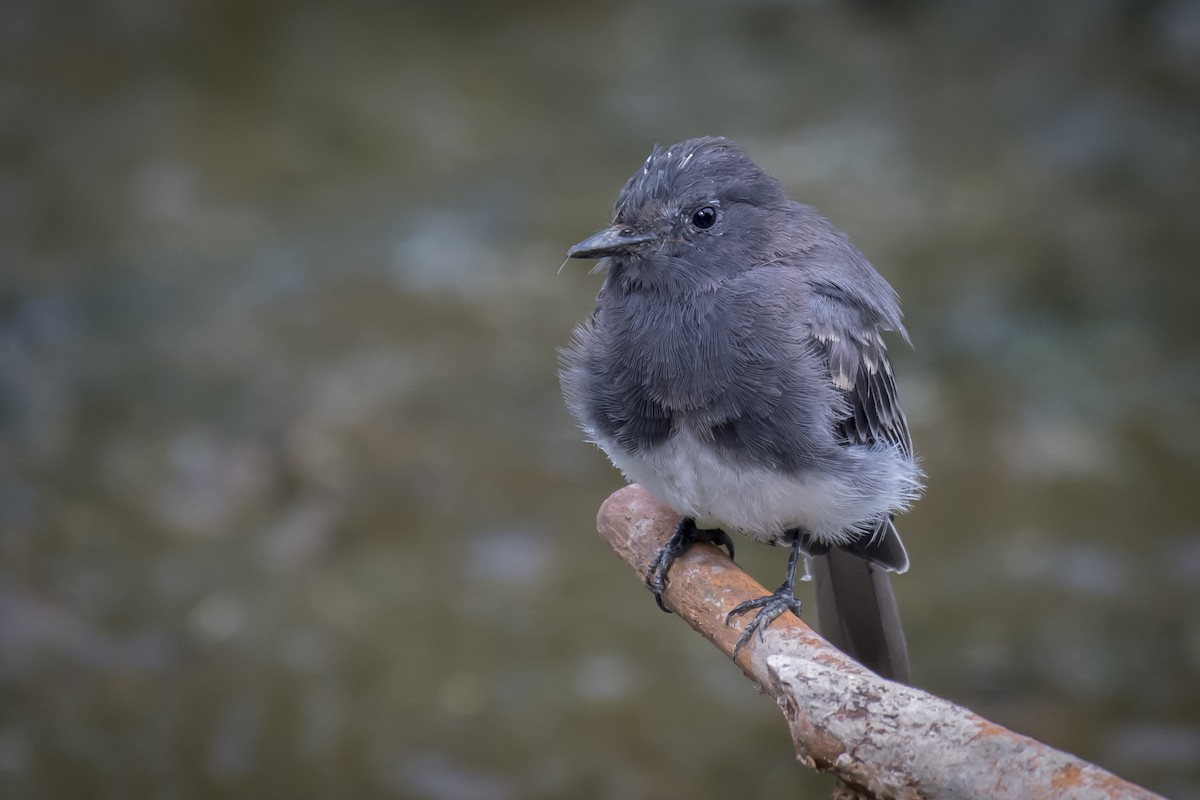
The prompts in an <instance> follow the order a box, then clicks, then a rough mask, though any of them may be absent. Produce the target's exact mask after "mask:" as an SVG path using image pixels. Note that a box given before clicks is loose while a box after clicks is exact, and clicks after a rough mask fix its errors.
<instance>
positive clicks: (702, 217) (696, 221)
mask: <svg viewBox="0 0 1200 800" xmlns="http://www.w3.org/2000/svg"><path fill="white" fill-rule="evenodd" d="M716 223H717V210H716V209H715V208H713V207H712V206H705V207H704V208H701V209H699V210H698V211H696V213H695V214H692V224H693V225H695V226H696V227H697V228H701V229H703V228H711V227H712V226H713V225H715V224H716Z"/></svg>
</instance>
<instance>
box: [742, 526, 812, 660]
mask: <svg viewBox="0 0 1200 800" xmlns="http://www.w3.org/2000/svg"><path fill="white" fill-rule="evenodd" d="M791 533H792V552H791V554H790V555H789V556H788V565H787V574H786V576H785V577H784V579H783V583H781V584H779V588H778V589H776V590H775V591H774V592H772V593H771V594H769V595H766V596H765V597H758V598H755V599H754V600H747V601H746V602H744V603H738V604H737V605H736V606H734V607H733V609H732V610H730V612H729V613H728V614H726V615H725V624H726V625H728V624H729V623H730V620H732V619H733V618H734V617H736V616H738V615H739V614H745V613H746V612H747V611H750V610H752V609H755V608H757V609H759V612H758V613H757V614H755V615H754V619H752V620H750V623H749V624H748V625H746V627H745V628H743V629H742V635H741V636H739V637H738V640H737V644H735V645H734V646H733V658H734V660H735V661H736V660H737V657H738V653H740V652H741V650H742V646H743V645H744V644H746V642H748V641H750V637H751V636H753V635H754V632H755V631H758V640H759V641H760V642H761V641H762V639H763V632H764V631H765V630H766V629H767V626H768V625H770V624H771V623H772V622H774V621H775V619H776V618H777V617H778V616H779V615H780V614H782V613H783V612H785V611H791V612H792V613H793V614H795V615H796V616H797V617H798V616H800V601H799V600H797V599H796V590H795V586H796V562H797V561H798V560H799V557H800V551H801V549H802V543H803V542H804V541H805V535H804V532H803V531H799V530H796V531H792V532H791Z"/></svg>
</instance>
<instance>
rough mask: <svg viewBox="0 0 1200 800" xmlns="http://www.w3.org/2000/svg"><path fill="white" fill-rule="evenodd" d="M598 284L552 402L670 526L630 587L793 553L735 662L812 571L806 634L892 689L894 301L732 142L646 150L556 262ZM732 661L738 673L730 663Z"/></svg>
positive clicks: (900, 650)
mask: <svg viewBox="0 0 1200 800" xmlns="http://www.w3.org/2000/svg"><path fill="white" fill-rule="evenodd" d="M567 255H568V257H570V258H598V259H602V260H601V261H600V263H599V265H598V267H597V268H598V269H603V270H604V271H605V272H606V273H607V274H606V276H605V279H604V283H603V286H602V287H601V289H600V294H599V296H598V297H597V300H596V309H595V311H594V312H593V314H592V316H591V318H590V319H589V320H587V321H586V322H584V323H583V324H582V325H580V326H579V327H578V328H576V330H575V335H574V340H573V342H572V344H571V345H570V346H569V347H568V348H566V349H565V350H564V351H563V354H562V355H563V368H562V371H561V374H560V377H561V380H562V387H563V395H564V397H565V398H566V402H567V406H568V408H569V409H570V411H571V413H572V414H573V415H574V416H575V418H576V419H577V420H578V421H579V423H580V425H581V426H582V428H583V430H584V432H585V433H586V435H587V436H588V438H589V439H590V440H591V441H593V442H595V443H596V444H597V445H599V447H600V448H601V449H602V450H604V452H605V453H607V454H608V457H609V458H610V459H611V460H612V462H613V464H615V465H616V466H617V467H618V468H619V469H620V470H621V471H622V472H623V473H624V474H625V477H626V478H628V479H629V480H630V481H632V482H636V483H639V484H641V485H642V486H643V487H644V488H645V489H646V490H647V491H648V492H650V493H651V494H652V495H654V496H655V497H656V498H658V499H659V500H662V501H664V502H665V503H667V504H668V505H670V507H671V508H673V509H674V510H675V511H676V512H678V513H679V514H680V515H681V516H682V520H681V521H680V523H679V526H678V527H677V528H676V530H675V533H674V534H673V535H672V537H671V539H670V540H669V541H668V543H667V545H666V546H664V547H663V549H662V550H661V551H660V552H659V554H658V557H657V558H656V559H655V561H654V563H653V564H652V566H651V568H650V570H649V572H648V574H647V576H646V580H647V585H648V586H649V587H650V589H651V590H652V591H653V592H654V595H655V598H656V599H657V600H658V603H659V606H660V607H661V606H662V596H661V595H662V591H663V588H664V586H665V581H666V576H667V572H668V570H669V569H670V567H671V563H672V562H673V561H674V559H675V558H676V557H677V556H678V555H679V554H681V553H683V552H684V551H685V550H686V549H687V548H688V547H689V546H690V545H691V544H692V543H693V542H697V541H710V542H715V543H717V544H719V545H724V546H726V547H727V548H728V550H729V554H730V557H731V558H732V557H733V543H732V541H731V540H730V539H729V537H728V536H727V535H726V534H727V532H729V533H738V534H741V535H743V536H748V537H750V538H751V539H754V540H756V541H759V542H764V543H768V544H777V545H787V546H790V548H791V555H790V558H789V559H788V566H787V574H786V578H785V579H784V581H783V583H782V584H781V585H780V586H779V588H778V589H777V590H776V591H775V592H774V593H773V594H771V595H768V596H766V597H763V598H760V599H756V600H752V601H749V602H747V603H743V604H741V605H739V606H738V607H737V608H735V609H733V611H731V612H730V614H729V617H730V618H732V617H734V616H737V615H740V614H744V613H747V612H749V611H752V610H754V609H758V613H757V614H756V615H755V616H754V618H753V619H752V620H751V621H750V622H749V624H747V625H746V627H745V628H744V630H743V632H742V635H741V637H740V639H739V640H738V644H737V648H738V649H739V650H740V648H741V647H742V646H743V645H744V644H745V643H746V641H748V639H749V637H750V636H751V634H752V633H753V632H754V631H755V630H758V631H759V635H760V637H761V635H762V631H763V630H764V629H765V627H766V626H767V625H769V624H770V622H771V621H772V620H774V619H775V618H776V617H778V616H779V615H780V614H782V613H784V612H785V611H792V612H793V613H798V611H799V605H800V604H799V601H797V600H796V598H795V594H794V581H795V573H796V564H797V560H798V558H799V556H800V555H801V554H804V555H806V556H807V557H808V558H809V559H810V564H811V572H812V574H813V576H814V579H815V581H816V590H817V606H818V617H819V619H820V625H821V628H822V631H823V632H824V633H825V635H826V636H827V637H828V638H829V639H830V640H831V641H832V642H833V643H834V644H836V645H837V646H838V647H840V648H841V649H842V650H844V651H846V652H847V653H848V654H849V655H851V656H853V657H855V658H856V659H858V660H859V661H860V662H862V663H863V664H865V665H866V666H868V667H870V668H872V669H874V670H875V671H876V672H878V673H880V674H882V675H885V676H887V677H891V678H893V679H896V680H902V681H903V680H907V676H908V654H907V649H906V646H905V642H904V634H903V632H902V630H901V628H900V618H899V613H898V611H897V608H896V602H895V599H894V596H893V594H892V589H891V584H890V582H889V580H888V577H887V574H886V573H887V572H889V571H890V572H904V571H905V570H906V569H908V555H907V554H906V552H905V550H904V545H903V543H902V542H901V541H900V536H899V534H898V533H897V532H896V527H895V525H894V524H893V522H892V518H893V515H895V514H896V513H898V512H900V511H903V510H904V509H905V508H907V506H908V505H909V504H910V503H911V502H912V501H913V500H915V499H916V498H917V496H918V495H919V494H920V492H921V472H920V470H919V469H918V467H917V465H916V462H915V460H914V457H913V448H912V441H911V439H910V437H909V433H908V424H907V422H906V421H905V418H904V413H903V412H902V411H901V409H900V405H899V403H898V402H897V399H896V382H895V378H894V377H893V374H892V368H891V365H890V363H889V362H888V358H887V353H886V349H885V346H884V341H883V336H882V333H883V332H884V331H896V332H898V333H899V334H900V335H901V336H903V337H904V338H905V340H906V341H907V339H908V335H907V333H906V332H905V330H904V325H903V324H902V323H901V320H900V317H901V315H900V308H899V305H898V303H897V298H896V293H895V292H894V291H893V290H892V287H891V286H889V285H888V283H887V281H885V280H884V279H883V278H882V277H881V276H880V275H879V273H877V272H876V271H875V270H874V269H873V268H872V267H871V265H870V264H868V263H867V260H866V258H865V257H864V256H863V255H862V253H860V252H859V251H858V250H857V249H856V248H855V247H854V245H852V244H851V243H850V242H849V240H848V239H847V238H846V235H845V234H844V233H842V232H841V231H839V230H837V229H836V228H834V227H833V226H832V225H830V224H829V222H827V221H826V220H825V219H823V218H822V217H820V216H819V215H818V214H817V213H816V212H815V211H814V210H813V209H811V208H809V207H808V206H804V205H801V204H799V203H796V202H794V201H792V200H790V199H789V198H788V196H787V194H786V192H785V191H784V189H783V187H782V185H781V184H780V183H779V181H777V180H776V179H775V178H773V177H771V176H770V175H768V174H767V173H766V172H764V171H763V170H762V169H761V168H759V167H758V165H756V164H755V163H754V162H753V161H751V160H750V158H749V157H748V156H747V155H746V154H745V153H744V152H743V151H742V150H741V149H740V148H739V147H738V146H737V145H736V144H734V143H733V142H732V141H730V140H728V139H723V138H711V137H709V138H700V139H689V140H688V141H686V142H681V143H679V144H677V145H674V146H672V147H668V148H666V149H663V148H661V147H656V148H655V149H654V151H653V152H652V153H651V154H650V156H649V157H648V158H647V159H646V162H645V164H643V165H642V167H641V168H640V169H638V171H637V172H635V173H634V174H633V176H632V177H631V178H630V179H629V180H628V182H626V184H625V187H624V188H623V189H622V190H621V193H620V196H619V197H618V198H617V203H616V208H615V212H614V215H613V220H612V224H611V225H610V226H609V227H607V228H605V229H604V230H601V231H600V232H598V233H596V234H595V235H594V236H591V237H589V238H587V239H585V240H584V241H582V242H580V243H579V244H577V245H575V246H574V247H572V248H571V249H570V250H569V251H568V252H567ZM736 652H737V651H736V650H735V656H736Z"/></svg>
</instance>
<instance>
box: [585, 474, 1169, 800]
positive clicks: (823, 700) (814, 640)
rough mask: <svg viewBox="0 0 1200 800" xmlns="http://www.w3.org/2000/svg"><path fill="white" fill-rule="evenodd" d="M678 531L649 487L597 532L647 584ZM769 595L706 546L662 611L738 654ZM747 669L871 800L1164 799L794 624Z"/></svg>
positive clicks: (616, 504)
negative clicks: (885, 673)
mask: <svg viewBox="0 0 1200 800" xmlns="http://www.w3.org/2000/svg"><path fill="white" fill-rule="evenodd" d="M678 521H679V518H678V515H676V514H675V513H674V512H672V511H671V510H670V509H668V508H666V507H665V506H663V505H661V504H659V503H658V502H656V501H655V500H654V499H653V498H651V497H650V496H649V495H648V494H646V492H645V491H644V490H643V489H642V488H641V487H640V486H629V487H626V488H624V489H622V490H620V491H618V492H616V493H615V494H613V496H612V497H610V498H608V500H607V501H605V503H604V505H603V506H601V508H600V514H599V517H598V518H597V522H596V524H597V528H598V530H599V532H600V535H601V536H603V537H604V539H605V540H607V541H608V543H609V544H610V545H612V547H613V549H614V550H616V551H617V554H618V555H620V556H621V558H623V559H625V561H627V562H629V564H630V565H631V566H632V567H633V568H634V570H635V571H636V572H637V574H638V575H639V576H644V575H645V573H646V569H647V567H648V566H649V564H650V561H651V560H652V559H653V557H654V555H655V553H656V552H657V551H658V549H659V548H660V547H661V546H662V545H663V543H664V542H665V541H666V539H667V537H668V536H669V535H670V533H671V531H672V530H673V528H674V527H675V525H676V523H677V522H678ZM765 594H767V590H766V589H764V588H763V587H762V586H761V585H760V584H759V583H758V582H756V581H755V580H754V579H753V578H751V577H750V576H749V575H747V574H746V573H745V572H743V571H742V570H741V569H740V568H738V566H737V565H735V564H734V563H733V562H732V561H730V560H729V558H728V557H726V555H725V554H724V552H722V551H721V550H719V549H718V548H716V547H714V546H712V545H708V544H698V545H694V546H693V547H692V548H691V549H690V550H689V551H688V552H687V553H686V554H685V555H684V556H682V557H680V558H679V559H678V560H677V561H676V562H675V564H674V565H673V566H672V567H671V573H670V576H669V584H668V586H667V590H666V591H665V592H664V593H663V601H664V602H665V603H666V605H667V607H668V608H670V609H671V610H672V611H674V612H675V613H676V614H678V615H679V616H680V617H681V618H682V619H683V620H684V621H685V622H687V623H688V624H689V625H691V626H692V627H693V628H694V629H696V630H697V631H699V632H700V633H701V634H702V635H703V636H704V637H705V638H706V639H708V640H709V641H710V642H712V643H713V644H714V645H716V646H717V648H718V649H720V650H721V652H723V653H724V654H725V655H726V656H729V655H731V654H732V653H733V646H734V644H735V643H736V642H737V639H738V635H739V634H740V626H741V625H742V624H743V623H742V621H741V620H736V619H735V620H734V624H732V625H726V624H725V615H726V614H727V613H728V612H729V610H730V609H731V608H733V607H734V606H735V605H737V604H738V603H740V602H742V601H743V600H748V599H751V598H754V597H760V596H762V595H765ZM648 608H653V604H650V605H648ZM738 666H739V667H741V669H742V672H744V673H745V674H746V676H747V677H749V678H750V679H751V680H752V681H754V682H755V683H757V684H758V686H759V687H760V688H762V690H763V691H765V692H767V693H769V694H771V695H772V696H773V697H774V698H775V701H776V702H777V703H778V704H779V707H780V709H781V710H782V711H783V715H784V717H785V718H786V719H787V722H788V726H789V728H790V729H791V733H792V741H793V743H794V745H795V748H796V756H797V758H798V759H799V760H800V761H802V762H803V763H805V764H807V765H808V766H810V767H812V768H814V769H817V770H821V771H823V772H828V773H830V774H832V775H834V776H835V777H837V778H838V779H839V780H840V781H842V782H844V783H845V784H848V787H847V788H850V787H853V788H854V790H855V791H857V792H858V793H860V794H862V795H863V796H866V797H876V798H965V797H971V798H1012V799H1013V800H1039V799H1040V798H1045V800H1051V799H1052V798H1053V800H1063V799H1064V798H1079V800H1084V798H1087V800H1097V799H1098V798H1100V799H1103V798H1155V797H1158V795H1156V794H1154V793H1152V792H1149V791H1147V790H1145V789H1142V788H1140V787H1138V786H1135V785H1133V784H1131V783H1128V782H1127V781H1124V780H1122V779H1120V778H1118V777H1117V776H1115V775H1113V774H1112V773H1110V772H1106V771H1105V770H1103V769H1101V768H1100V767H1097V766H1095V765H1093V764H1089V763H1088V762H1086V761H1083V760H1081V759H1078V758H1076V757H1074V756H1071V755H1068V754H1066V753H1063V752H1060V751H1058V750H1055V749H1053V748H1051V747H1049V746H1047V745H1044V744H1042V743H1041V742H1038V741H1035V740H1033V739H1030V738H1028V737H1026V736H1021V735H1020V734H1017V733H1013V732H1012V731H1010V730H1008V729H1006V728H1003V727H1001V726H1000V725H997V724H995V723H993V722H989V721H988V720H986V719H984V718H983V717H980V716H978V715H977V714H974V713H972V712H971V711H968V710H967V709H965V708H962V707H961V706H957V705H954V704H953V703H950V702H948V701H946V700H943V699H941V698H939V697H935V696H933V695H931V694H928V693H926V692H922V691H920V690H919V689H914V688H912V687H910V686H904V685H901V684H897V683H893V682H891V681H888V680H884V679H883V678H880V677H878V676H877V675H875V674H874V673H872V672H870V671H868V670H866V669H864V668H862V667H860V666H859V665H858V664H857V663H855V662H854V661H853V660H851V659H850V658H848V657H847V656H845V655H843V654H842V653H841V651H839V650H837V649H836V648H834V647H833V646H832V645H830V644H829V643H828V642H826V641H825V640H824V639H822V638H821V637H820V636H818V635H817V634H816V633H815V632H814V631H813V630H812V629H811V628H809V627H808V626H807V625H805V624H804V623H803V622H802V621H800V620H799V619H797V618H796V617H795V616H794V615H791V614H785V615H784V616H782V617H780V618H779V619H777V620H776V621H775V622H773V623H772V624H771V625H770V627H769V628H768V629H767V631H766V634H765V636H764V637H763V639H762V640H761V641H760V640H759V639H758V637H757V636H755V637H753V638H752V639H751V641H750V643H749V644H748V645H747V646H746V647H745V648H743V650H742V652H741V654H740V656H739V658H738Z"/></svg>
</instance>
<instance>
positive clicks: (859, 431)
mask: <svg viewBox="0 0 1200 800" xmlns="http://www.w3.org/2000/svg"><path fill="white" fill-rule="evenodd" d="M813 288H814V294H813V299H812V314H811V320H812V322H811V323H810V333H811V340H812V342H813V345H814V347H815V348H816V349H817V351H818V353H821V354H823V356H824V360H825V363H826V364H828V366H829V378H830V381H832V383H833V385H834V387H835V388H836V389H837V390H838V391H839V392H840V393H841V394H842V397H843V398H844V400H845V409H846V416H845V417H843V418H842V419H841V420H839V421H838V422H837V423H836V430H835V433H836V434H837V436H838V437H839V438H840V439H841V440H842V442H843V443H845V444H891V445H897V446H899V447H900V449H901V450H902V451H903V452H904V454H905V455H906V456H908V457H909V458H912V457H913V446H912V437H911V436H910V435H909V432H908V420H906V419H905V418H904V411H903V410H902V409H901V408H900V401H899V400H898V399H897V397H896V377H895V375H894V374H893V373H892V365H891V362H889V361H888V357H887V348H886V346H885V345H884V342H883V331H884V330H887V329H897V330H899V332H900V333H901V334H904V329H903V327H902V326H900V325H899V322H898V320H897V321H896V322H895V323H892V322H889V321H888V320H887V319H886V318H885V317H883V316H882V315H881V314H879V313H878V312H877V311H876V310H874V309H872V308H871V307H870V306H869V305H868V304H866V303H863V302H857V301H856V300H855V299H854V298H853V297H851V296H850V295H849V294H847V293H846V292H845V291H843V290H842V289H840V288H839V287H837V286H833V285H832V284H815V285H814V287H813ZM841 549H843V550H846V551H847V552H850V553H852V554H854V555H856V556H858V557H859V558H862V559H866V560H867V561H870V562H873V563H875V564H878V565H879V566H882V567H883V568H884V569H887V570H889V571H893V572H904V571H906V570H907V569H908V554H907V553H906V552H905V549H904V543H903V542H902V541H901V540H900V535H899V533H897V531H896V526H895V524H894V523H893V521H892V518H891V516H890V515H889V516H885V517H883V518H882V519H880V520H879V521H878V522H877V523H876V525H875V527H874V530H873V531H872V532H871V535H869V536H866V537H862V538H860V539H857V540H855V541H853V542H850V543H849V544H846V545H843V546H842V548H841ZM859 588H861V587H856V588H854V591H856V592H857V591H859Z"/></svg>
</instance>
